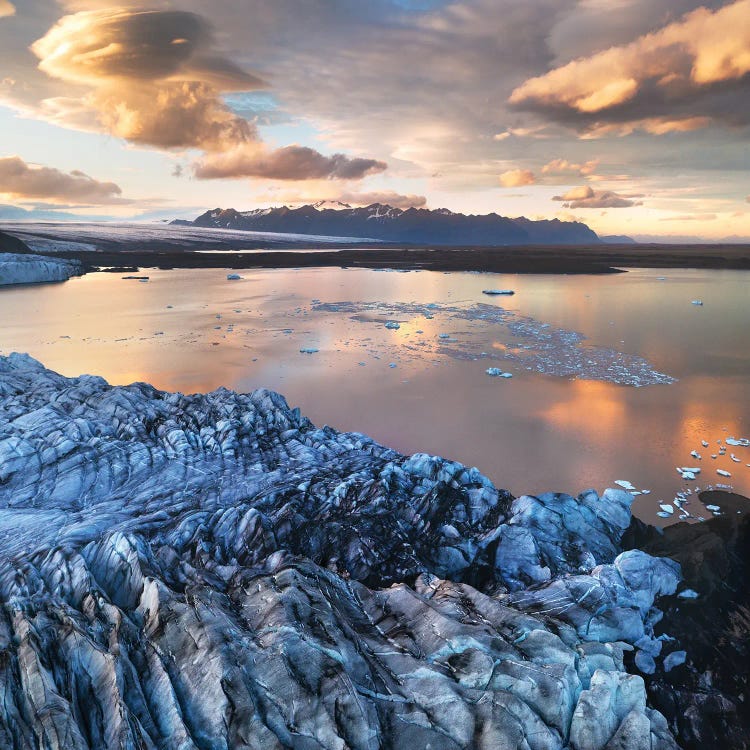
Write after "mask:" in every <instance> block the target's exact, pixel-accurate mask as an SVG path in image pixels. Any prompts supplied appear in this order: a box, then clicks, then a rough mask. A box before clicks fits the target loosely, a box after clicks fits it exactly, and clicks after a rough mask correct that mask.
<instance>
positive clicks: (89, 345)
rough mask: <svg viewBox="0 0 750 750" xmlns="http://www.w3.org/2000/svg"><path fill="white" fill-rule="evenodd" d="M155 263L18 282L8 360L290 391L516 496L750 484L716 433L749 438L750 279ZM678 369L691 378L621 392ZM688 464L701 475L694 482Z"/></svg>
mask: <svg viewBox="0 0 750 750" xmlns="http://www.w3.org/2000/svg"><path fill="white" fill-rule="evenodd" d="M143 273H144V274H148V275H149V276H150V281H149V282H148V283H141V282H138V281H124V280H122V279H121V277H120V275H116V274H105V273H99V274H91V275H88V276H85V277H83V278H81V279H74V280H71V281H69V282H67V283H65V284H59V285H44V286H38V287H24V288H16V289H4V290H1V291H0V320H2V327H1V328H0V353H2V354H7V353H9V352H10V351H26V352H28V353H29V354H31V355H32V356H34V357H36V358H37V359H39V360H41V361H42V362H43V363H44V364H45V365H46V366H47V367H50V368H51V369H54V370H57V371H59V372H62V373H64V374H66V375H78V374H80V373H84V372H87V373H93V374H98V375H102V376H104V377H105V378H107V379H108V380H109V381H110V382H111V383H115V384H123V383H129V382H132V381H134V380H144V381H148V382H150V383H153V384H154V385H155V386H157V387H159V388H165V389H171V390H181V391H185V392H192V391H207V390H211V389H213V388H216V387H218V386H222V385H223V386H226V387H230V388H236V389H241V390H250V389H253V388H256V387H260V386H265V387H269V388H273V389H275V390H278V391H280V392H281V393H283V394H284V395H285V396H286V397H287V399H288V401H289V402H290V403H291V404H292V405H298V406H300V407H301V408H302V411H303V412H304V413H305V414H306V415H308V416H309V417H310V418H311V419H312V420H313V421H314V422H316V423H318V424H323V423H327V424H330V425H332V426H334V427H337V428H340V429H345V430H356V431H360V432H365V433H367V434H369V435H371V436H373V437H374V438H375V439H377V440H378V441H380V442H383V443H385V444H387V445H390V446H392V447H394V448H396V449H398V450H400V451H403V452H405V453H413V452H416V451H425V452H429V453H436V454H440V455H444V456H448V457H451V458H454V459H457V460H460V461H462V462H464V463H467V464H470V465H475V466H478V467H479V468H480V469H481V470H482V471H483V472H484V473H485V474H487V475H488V476H489V477H490V478H491V479H492V480H493V481H494V482H495V483H496V484H497V485H499V486H501V487H505V488H507V489H509V490H511V491H512V492H513V493H515V494H521V493H523V492H532V493H536V492H542V491H547V490H559V491H566V492H573V493H575V492H577V491H579V490H582V489H585V488H587V487H595V488H597V489H600V490H601V489H603V488H605V487H607V486H611V485H612V482H613V481H614V480H616V479H624V480H629V481H631V482H632V483H633V484H634V485H635V486H636V487H638V488H639V489H649V490H651V494H650V495H643V496H640V497H638V498H637V499H636V501H635V504H634V510H635V511H636V512H637V513H638V514H639V515H640V516H641V517H643V518H645V519H647V520H650V521H654V520H659V522H661V519H656V517H655V512H656V511H657V510H659V507H658V502H659V501H662V502H665V501H666V502H670V501H671V500H672V499H673V498H674V496H675V493H676V492H677V491H680V490H683V489H684V488H691V487H692V488H695V487H696V486H700V487H701V488H704V487H706V486H708V485H709V484H713V485H714V486H715V485H716V484H717V483H722V484H727V485H731V486H733V487H734V488H735V490H736V491H737V492H740V493H743V494H749V493H750V468H749V467H748V466H747V464H750V448H747V447H728V448H727V452H726V455H724V456H721V455H719V456H718V458H717V459H715V460H714V459H712V458H711V454H712V453H716V454H718V453H719V445H718V444H717V442H716V441H717V440H722V441H723V440H725V439H726V438H727V437H729V436H733V437H735V438H741V437H750V398H748V397H749V396H750V328H749V326H750V294H749V293H748V292H749V290H750V272H745V271H689V270H687V271H674V270H671V271H666V272H664V271H661V272H660V271H656V270H635V271H630V272H628V273H626V274H618V275H614V276H534V275H523V276H512V275H502V276H501V275H489V274H442V273H433V272H411V273H391V272H385V273H384V272H375V271H368V270H360V269H348V270H339V269H305V270H299V271H287V270H284V271H273V270H263V271H240V272H239V273H240V274H241V275H242V277H243V278H242V280H240V281H233V282H230V281H227V279H226V272H222V271H219V270H208V269H207V270H175V271H144V272H143ZM659 277H666V278H665V279H664V280H660V279H659ZM488 288H511V289H514V290H515V291H516V294H515V295H514V296H512V297H488V296H486V295H483V294H482V290H483V289H488ZM694 299H701V300H702V301H703V302H704V305H703V306H696V305H692V304H691V300H694ZM344 302H346V303H350V304H348V305H342V304H341V303H344ZM169 305H171V308H168V306H169ZM499 308H502V309H503V310H499ZM503 311H504V312H503ZM217 316H221V317H217ZM389 320H391V321H398V323H399V325H400V327H399V328H398V329H397V330H389V329H386V328H385V327H384V325H383V324H384V322H386V321H389ZM550 332H552V333H550ZM572 332H579V333H582V334H584V335H585V336H586V340H585V341H584V342H578V340H577V338H576V337H575V336H573V333H572ZM441 334H442V337H441ZM301 348H315V349H318V350H319V351H318V352H317V353H313V354H303V353H300V349H301ZM640 358H643V359H644V360H646V361H645V362H643V361H642V360H641V359H640ZM391 365H395V367H392V366H391ZM487 367H498V368H500V369H502V370H503V371H506V372H511V373H512V374H513V377H512V378H510V379H502V378H494V377H489V376H488V375H487V374H486V373H485V370H486V368H487ZM527 368H531V369H527ZM626 371H627V372H626ZM624 372H626V374H625V375H623V373H624ZM613 373H614V374H613ZM627 373H630V375H627ZM657 376H658V377H657ZM664 376H671V377H672V378H675V379H676V380H677V382H674V383H672V384H654V385H644V386H642V387H633V386H632V385H623V384H621V382H622V381H623V378H624V379H625V380H626V381H627V378H628V377H630V378H631V380H632V379H633V378H635V381H636V382H638V380H639V379H640V382H652V380H656V381H658V380H659V378H661V379H662V380H665V379H666V378H665V377H664ZM601 378H604V379H601ZM607 378H609V379H607ZM649 378H651V380H650V379H649ZM612 379H615V380H617V379H619V380H620V381H621V382H619V383H618V382H611V380H612ZM702 440H705V441H707V442H709V444H710V446H709V447H707V448H706V447H703V446H702V444H701V441H702ZM692 450H697V451H698V452H699V453H700V454H701V455H702V459H701V460H697V459H695V458H693V457H691V456H690V451H692ZM731 453H734V454H735V456H736V457H737V458H739V459H740V462H739V463H738V462H734V461H732V460H731V458H730V454H731ZM676 466H684V467H693V466H697V467H700V468H701V469H702V472H701V474H700V475H699V476H698V478H697V481H696V482H689V481H683V480H682V479H681V478H680V476H679V475H678V474H677V473H676V471H675V467H676ZM716 469H723V470H726V471H728V472H730V473H731V474H732V477H731V478H722V477H721V476H719V475H717V474H716ZM686 507H687V508H688V509H689V510H690V511H691V512H692V513H695V514H697V513H702V514H703V515H707V513H706V511H705V510H704V509H703V508H702V506H701V505H700V503H699V501H698V500H697V498H694V499H692V502H691V503H690V504H689V505H687V506H686ZM674 518H675V519H676V518H677V514H675V516H674Z"/></svg>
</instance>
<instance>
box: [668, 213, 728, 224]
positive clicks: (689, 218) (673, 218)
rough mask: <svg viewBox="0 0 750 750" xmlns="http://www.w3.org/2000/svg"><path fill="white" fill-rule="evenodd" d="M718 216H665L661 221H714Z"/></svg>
mask: <svg viewBox="0 0 750 750" xmlns="http://www.w3.org/2000/svg"><path fill="white" fill-rule="evenodd" d="M716 218H717V216H716V214H683V215H681V216H665V217H663V218H661V219H659V221H679V222H683V221H714V220H715V219H716Z"/></svg>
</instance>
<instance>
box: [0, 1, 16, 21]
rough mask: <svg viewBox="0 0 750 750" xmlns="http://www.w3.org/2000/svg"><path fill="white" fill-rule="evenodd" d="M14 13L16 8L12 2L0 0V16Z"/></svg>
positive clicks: (3, 16)
mask: <svg viewBox="0 0 750 750" xmlns="http://www.w3.org/2000/svg"><path fill="white" fill-rule="evenodd" d="M15 14H16V9H15V6H14V5H13V3H11V2H9V0H0V18H5V17H6V16H14V15H15Z"/></svg>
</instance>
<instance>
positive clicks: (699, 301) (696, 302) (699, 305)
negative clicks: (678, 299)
mask: <svg viewBox="0 0 750 750" xmlns="http://www.w3.org/2000/svg"><path fill="white" fill-rule="evenodd" d="M690 304H691V305H697V306H698V307H703V300H700V299H694V300H693V301H692V302H691V303H690Z"/></svg>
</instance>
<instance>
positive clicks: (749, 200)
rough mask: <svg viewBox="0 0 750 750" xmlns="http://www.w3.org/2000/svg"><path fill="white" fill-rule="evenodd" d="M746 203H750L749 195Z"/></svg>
mask: <svg viewBox="0 0 750 750" xmlns="http://www.w3.org/2000/svg"><path fill="white" fill-rule="evenodd" d="M745 202H746V203H750V195H748V196H747V198H745Z"/></svg>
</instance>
